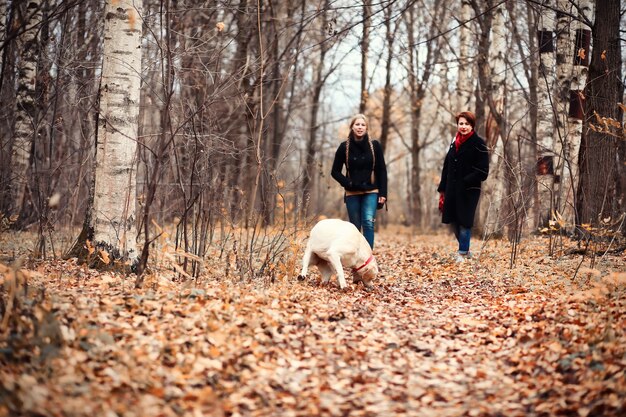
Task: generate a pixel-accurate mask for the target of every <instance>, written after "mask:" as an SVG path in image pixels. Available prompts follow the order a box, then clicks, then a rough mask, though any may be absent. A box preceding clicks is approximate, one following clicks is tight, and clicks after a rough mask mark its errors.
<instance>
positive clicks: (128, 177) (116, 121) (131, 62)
mask: <svg viewBox="0 0 626 417" xmlns="http://www.w3.org/2000/svg"><path fill="white" fill-rule="evenodd" d="M141 12H142V1H141V0H121V1H113V0H109V1H107V2H106V5H105V12H104V13H105V25H104V47H103V49H104V52H103V53H104V60H103V63H102V80H101V84H100V90H99V98H100V111H99V116H98V135H97V144H96V145H97V146H96V148H97V149H96V168H95V184H94V195H93V205H92V209H91V214H90V216H89V221H90V223H89V226H90V228H91V229H92V230H93V244H94V246H95V247H96V248H100V249H104V250H106V251H107V252H108V253H109V255H112V256H113V257H114V258H128V259H129V260H130V261H131V262H136V258H137V252H136V249H135V239H136V226H135V189H136V184H135V175H136V170H135V164H136V153H137V128H138V126H137V117H138V113H139V93H140V73H141V31H142V20H141Z"/></svg>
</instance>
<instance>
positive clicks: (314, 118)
mask: <svg viewBox="0 0 626 417" xmlns="http://www.w3.org/2000/svg"><path fill="white" fill-rule="evenodd" d="M328 5H329V2H328V0H326V1H325V3H324V9H327V8H328ZM326 23H327V17H326V13H322V19H321V25H322V27H326ZM330 45H331V42H330V41H329V40H326V41H325V42H322V43H321V44H320V46H319V47H320V55H319V59H318V60H317V61H316V62H317V64H316V67H315V68H314V69H313V71H314V72H313V95H312V97H311V111H310V113H309V137H308V140H307V144H306V154H305V162H304V169H303V172H302V207H303V210H302V212H303V214H304V218H305V219H306V217H307V216H308V214H309V213H308V208H309V205H310V199H311V190H312V188H313V180H314V177H313V173H314V172H315V165H316V162H315V154H316V152H317V142H318V137H317V136H318V135H317V132H318V130H319V123H318V112H319V107H320V97H321V95H322V88H323V87H324V84H325V83H326V79H327V78H328V76H329V75H330V73H331V72H332V68H331V69H329V70H328V71H327V72H326V73H325V72H324V65H325V58H326V54H327V53H328V50H329V48H330Z"/></svg>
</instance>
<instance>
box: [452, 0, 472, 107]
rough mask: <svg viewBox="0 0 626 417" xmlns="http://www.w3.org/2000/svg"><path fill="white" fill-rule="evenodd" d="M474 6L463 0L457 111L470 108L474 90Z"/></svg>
mask: <svg viewBox="0 0 626 417" xmlns="http://www.w3.org/2000/svg"><path fill="white" fill-rule="evenodd" d="M471 17H472V6H471V4H470V0H462V1H461V23H462V24H463V26H461V29H460V40H459V42H460V46H459V78H458V80H457V87H456V109H455V112H460V111H465V110H468V109H469V108H470V100H471V98H472V93H473V92H474V89H473V87H474V83H473V82H472V81H471V80H472V72H473V71H472V70H473V65H472V61H471V60H470V48H471V42H472V39H471V34H472V31H471V25H472V22H471V21H470V19H471Z"/></svg>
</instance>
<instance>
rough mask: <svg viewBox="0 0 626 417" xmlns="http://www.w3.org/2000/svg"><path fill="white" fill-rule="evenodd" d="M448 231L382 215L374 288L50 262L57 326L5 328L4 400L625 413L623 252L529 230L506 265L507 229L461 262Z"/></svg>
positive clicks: (301, 410) (73, 406)
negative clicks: (9, 331) (181, 277)
mask: <svg viewBox="0 0 626 417" xmlns="http://www.w3.org/2000/svg"><path fill="white" fill-rule="evenodd" d="M453 240H454V239H453V238H452V237H450V236H447V235H437V236H416V237H411V236H410V234H409V233H404V232H397V231H392V230H383V231H381V232H380V233H379V234H377V243H376V250H375V254H376V256H377V259H378V262H379V264H380V265H381V270H382V273H381V276H380V277H379V278H378V279H377V280H376V281H375V288H374V289H373V290H372V291H370V292H367V291H365V290H364V289H363V287H362V285H361V284H359V285H357V286H354V285H352V284H350V285H349V287H348V289H347V290H345V291H340V290H339V288H338V287H337V284H336V283H335V282H331V283H330V284H329V285H327V286H321V285H320V284H319V276H317V275H316V274H315V273H312V274H311V275H310V276H309V279H308V280H307V281H305V282H298V281H297V280H295V279H294V277H295V275H296V274H297V272H294V274H293V277H277V281H276V282H275V283H269V282H267V281H262V280H259V281H257V282H251V283H241V282H235V281H233V280H232V278H226V277H223V276H219V274H217V272H216V271H217V269H215V270H214V273H213V274H212V275H211V277H205V278H203V279H201V280H198V281H197V282H194V283H190V282H173V281H171V280H169V279H166V278H164V277H160V278H159V277H153V279H152V280H147V281H146V285H145V288H144V289H142V290H135V289H133V288H132V280H130V279H124V278H123V277H119V276H116V275H113V274H111V273H98V272H95V271H92V270H86V269H84V268H82V267H80V266H76V265H75V264H74V263H72V262H61V261H59V262H48V263H43V264H41V265H39V266H38V267H37V268H34V269H33V270H30V271H27V274H28V275H29V276H30V281H31V284H30V285H31V286H32V287H36V286H37V285H42V284H44V283H45V286H46V294H47V298H46V300H45V302H43V303H42V304H41V305H35V306H34V307H32V310H33V311H32V313H33V315H34V316H36V317H41V320H40V321H39V323H47V326H48V327H49V329H48V328H45V329H44V330H45V331H46V332H47V333H45V332H43V331H41V330H40V332H39V334H40V335H43V336H44V337H43V339H44V340H47V341H48V342H47V343H43V342H42V338H39V340H38V341H37V340H35V339H36V338H35V339H33V340H35V341H34V342H32V343H34V346H35V349H34V350H31V351H26V350H24V349H22V350H20V345H19V344H16V343H15V341H13V342H12V343H13V344H11V343H8V342H7V341H6V340H4V339H0V342H1V346H0V347H1V348H2V349H3V350H2V351H3V352H5V356H0V359H2V369H1V370H0V399H2V401H0V416H3V415H36V413H39V414H38V415H46V416H47V415H50V416H52V415H71V416H91V417H94V416H107V417H109V416H142V417H143V416H180V415H185V416H187V415H188V416H199V415H204V416H226V415H229V416H230V415H232V416H315V415H324V416H348V415H349V416H399V415H405V416H526V415H530V416H544V415H545V416H548V415H579V416H600V415H602V416H617V415H624V412H625V411H626V405H625V401H626V400H625V398H626V374H625V372H626V334H625V329H626V315H625V312H626V297H624V295H625V293H626V276H625V274H624V273H623V272H620V271H624V270H626V267H625V266H626V260H625V259H624V257H623V255H621V256H619V257H618V256H615V257H605V258H603V259H601V262H598V265H597V266H596V268H594V269H591V268H589V267H588V265H587V264H588V262H583V265H582V266H581V268H578V267H579V264H580V259H581V258H580V256H570V257H567V256H564V257H560V258H552V257H548V256H547V255H546V253H547V242H548V241H547V239H546V238H530V239H527V240H525V241H524V242H522V244H521V245H520V248H519V249H520V252H519V255H518V259H517V264H516V266H515V267H514V268H509V255H510V246H509V244H508V243H507V242H504V241H493V242H487V243H486V244H485V245H481V243H482V242H480V241H476V242H473V245H474V247H475V249H474V251H475V258H474V260H472V261H470V262H466V263H462V264H456V263H453V262H452V261H451V257H450V256H448V255H441V254H442V253H443V254H450V253H453V251H454V242H453ZM480 246H482V247H480ZM314 270H315V268H314ZM576 271H578V272H577V273H576ZM349 282H350V280H349ZM23 308H24V309H27V308H28V306H27V305H26V304H24V307H23ZM47 311H51V312H54V319H52V316H50V314H48V313H46V312H47ZM40 327H42V326H41V325H40ZM46 329H47V330H46ZM55 329H57V330H58V332H57V333H60V334H61V335H62V336H63V340H64V342H63V343H58V344H57V345H55V342H54V341H55V340H56V339H57V338H55V337H54V335H55V334H57V333H55ZM29 334H31V333H28V332H27V331H25V332H24V334H23V335H17V336H18V338H20V340H21V341H22V343H23V344H25V345H26V344H27V343H26V341H27V339H28V337H29ZM46 338H47V339H46ZM31 346H32V344H31ZM7 352H11V353H12V354H13V359H12V360H7V358H8V357H9V356H6V353H7ZM46 355H47V356H46ZM42 356H46V359H45V360H42V359H41V358H42Z"/></svg>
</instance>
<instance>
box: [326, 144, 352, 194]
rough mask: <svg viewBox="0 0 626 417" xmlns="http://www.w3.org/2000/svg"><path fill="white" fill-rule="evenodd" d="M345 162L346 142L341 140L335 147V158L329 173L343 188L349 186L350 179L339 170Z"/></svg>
mask: <svg viewBox="0 0 626 417" xmlns="http://www.w3.org/2000/svg"><path fill="white" fill-rule="evenodd" d="M345 163H346V143H345V142H343V143H342V144H340V145H339V146H338V147H337V151H336V152H335V160H334V161H333V167H332V169H331V171H330V175H331V176H332V177H333V178H334V179H335V181H337V182H338V183H339V184H341V186H342V187H343V188H347V187H349V186H350V179H349V178H348V177H347V176H345V175H343V173H342V172H341V171H342V169H343V166H344V165H345Z"/></svg>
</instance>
